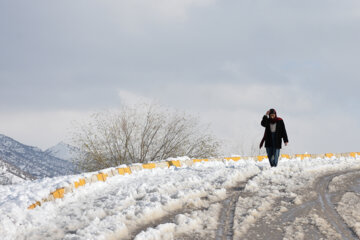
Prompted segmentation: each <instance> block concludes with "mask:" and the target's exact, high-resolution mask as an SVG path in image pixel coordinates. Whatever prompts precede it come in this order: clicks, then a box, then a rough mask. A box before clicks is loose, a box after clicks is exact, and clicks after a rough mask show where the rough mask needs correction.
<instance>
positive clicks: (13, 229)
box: [0, 157, 360, 240]
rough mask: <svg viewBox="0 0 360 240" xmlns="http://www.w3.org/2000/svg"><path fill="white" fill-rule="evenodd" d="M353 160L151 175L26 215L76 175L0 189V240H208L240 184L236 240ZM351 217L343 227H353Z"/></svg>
mask: <svg viewBox="0 0 360 240" xmlns="http://www.w3.org/2000/svg"><path fill="white" fill-rule="evenodd" d="M359 160H360V159H354V158H343V157H342V158H338V159H337V158H335V157H333V158H332V159H320V158H319V159H305V160H299V159H291V160H287V159H282V160H281V161H280V163H279V166H278V167H277V168H270V167H269V163H268V162H267V161H263V162H255V161H251V160H249V161H245V160H241V161H237V162H233V161H224V162H222V161H216V162H205V163H196V164H195V165H193V166H192V167H180V168H175V167H170V168H169V169H162V168H155V169H152V170H144V171H140V172H134V173H133V174H131V175H125V176H121V175H118V176H114V177H111V178H109V179H108V180H107V181H106V182H96V183H91V184H89V185H88V184H87V185H85V186H84V187H82V188H78V189H77V190H76V191H74V192H72V193H68V194H66V195H65V197H64V198H63V199H61V200H59V199H57V200H56V201H54V202H48V203H45V204H43V205H42V206H41V207H38V208H35V209H34V210H27V207H28V206H29V204H30V203H32V202H34V201H36V200H38V199H41V198H42V197H43V196H44V195H47V194H48V193H49V192H50V191H53V190H55V189H56V188H58V187H59V186H64V184H69V183H71V182H73V181H75V180H77V179H79V178H80V177H83V175H75V176H64V177H57V178H51V179H50V178H45V179H40V180H36V181H33V182H24V183H21V184H18V185H12V186H0V214H1V216H2V217H1V219H0V234H1V236H3V239H35V238H36V239H137V240H142V239H176V238H178V237H179V236H180V237H181V236H187V237H189V236H195V237H198V238H202V239H205V238H208V239H213V238H214V237H215V234H216V232H217V230H216V228H217V225H218V222H219V215H220V214H219V213H220V212H221V210H222V209H221V207H222V206H221V204H219V202H220V201H222V200H224V199H226V198H227V190H226V189H228V188H231V187H236V186H238V184H239V183H240V182H247V184H246V186H245V193H246V195H245V196H241V197H239V199H238V200H237V203H236V212H235V214H234V239H239V238H241V236H243V235H244V234H245V233H246V232H247V231H248V230H249V229H250V228H251V227H253V225H254V223H255V222H257V221H259V219H261V218H262V217H263V216H265V215H274V216H275V215H276V214H280V213H282V212H285V211H287V206H288V205H287V204H288V203H287V202H283V203H282V202H280V203H279V202H278V199H279V198H281V199H288V200H289V201H292V202H294V203H297V204H301V203H302V202H303V201H304V196H303V195H301V194H300V193H301V190H302V191H306V190H307V188H309V187H311V185H312V183H313V181H314V180H315V179H316V178H317V177H319V176H321V175H323V174H326V173H329V172H332V171H338V170H341V169H344V170H346V169H350V168H352V169H355V168H360V161H359ZM89 174H90V173H89ZM252 177H253V178H252ZM250 178H251V179H250ZM309 195H311V193H308V194H307V196H309ZM351 199H355V196H349V197H346V198H345V196H344V199H343V202H344V204H347V203H348V202H349V201H351ZM234 204H235V203H234ZM234 211H235V210H234ZM345 215H347V213H345ZM350 216H353V219H349V222H354V223H355V222H356V221H357V222H359V220H358V219H357V216H355V215H350ZM323 225H324V226H325V224H323ZM295 229H299V227H296V226H294V228H291V229H290V228H289V232H287V234H288V235H289V234H290V235H291V233H292V232H296V231H295ZM297 234H298V235H299V236H300V235H301V233H297Z"/></svg>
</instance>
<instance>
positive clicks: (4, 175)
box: [0, 159, 35, 185]
mask: <svg viewBox="0 0 360 240" xmlns="http://www.w3.org/2000/svg"><path fill="white" fill-rule="evenodd" d="M33 179H35V177H34V176H31V175H30V174H28V173H26V172H24V171H22V170H21V169H19V168H18V167H16V166H14V165H11V164H9V163H7V162H4V161H2V160H1V159H0V185H8V184H15V183H20V182H22V181H24V180H33Z"/></svg>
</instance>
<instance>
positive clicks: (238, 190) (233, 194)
mask: <svg viewBox="0 0 360 240" xmlns="http://www.w3.org/2000/svg"><path fill="white" fill-rule="evenodd" d="M257 175H258V174H255V175H253V176H251V177H249V178H247V179H246V180H245V181H241V182H239V183H238V184H236V187H231V188H227V189H226V192H227V195H228V197H227V198H226V199H224V200H220V201H208V203H207V204H206V205H207V206H206V207H185V208H182V209H179V210H177V211H174V212H170V213H169V214H168V215H166V216H164V217H162V218H160V219H157V220H155V221H153V222H152V223H149V224H146V225H143V226H139V227H138V228H137V229H136V230H134V231H133V232H132V233H131V234H130V236H129V239H134V238H135V237H136V236H137V235H138V234H140V233H141V232H142V231H145V230H146V229H148V228H156V227H157V226H159V225H161V224H166V223H174V222H175V218H176V216H177V215H179V214H191V213H192V212H194V211H207V210H208V209H209V207H210V205H213V204H219V203H220V204H221V205H222V209H221V211H220V212H221V213H220V216H219V225H218V228H217V230H216V238H215V239H217V240H225V239H226V240H228V239H233V235H234V234H233V225H234V217H235V208H236V203H237V201H238V199H239V197H240V195H242V194H243V190H244V188H245V185H246V183H247V182H248V181H249V180H251V179H253V178H254V177H256V176H257ZM202 200H205V201H206V200H207V197H203V198H202ZM188 237H190V238H189V239H192V240H194V239H201V238H198V237H195V236H181V237H178V238H176V239H182V240H186V239H188ZM205 239H208V238H205Z"/></svg>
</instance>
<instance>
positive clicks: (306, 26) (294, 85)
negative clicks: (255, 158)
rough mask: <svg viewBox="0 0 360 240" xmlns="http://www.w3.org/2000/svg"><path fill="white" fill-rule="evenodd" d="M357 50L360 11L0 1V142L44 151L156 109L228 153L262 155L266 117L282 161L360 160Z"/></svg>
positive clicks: (230, 2)
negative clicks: (89, 128)
mask: <svg viewBox="0 0 360 240" xmlns="http://www.w3.org/2000/svg"><path fill="white" fill-rule="evenodd" d="M359 43H360V1H358V0H349V1H348V0H342V1H339V0H317V1H314V0H302V1H295V0H274V1H272V0H270V1H265V0H221V1H220V0H126V1H125V0H105V1H103V0H98V1H94V0H77V1H73V0H71V1H70V0H62V1H52V0H32V1H27V0H23V1H18V0H11V1H8V0H0V133H2V134H5V135H8V136H10V137H12V138H14V139H16V140H18V141H20V142H23V143H25V144H28V145H32V146H38V147H40V148H42V149H46V148H48V147H50V146H52V145H55V144H57V143H58V142H59V141H68V139H69V138H70V137H69V132H71V130H72V126H73V125H72V122H74V121H81V120H83V119H86V118H87V117H88V116H89V114H91V113H94V112H97V111H101V110H106V109H109V108H117V107H119V106H121V105H123V104H125V103H134V102H137V101H156V102H158V103H160V104H162V105H165V106H167V107H169V108H173V109H177V110H180V111H185V112H187V113H190V114H193V115H196V116H200V118H201V121H202V122H203V123H204V124H207V123H210V124H211V127H212V129H213V132H214V133H215V134H216V135H217V136H218V137H219V138H221V139H223V140H224V142H225V143H226V145H227V151H228V153H239V152H240V151H247V150H248V148H249V146H250V145H251V144H256V145H258V143H259V142H260V140H261V138H262V135H263V128H262V127H261V126H260V121H261V118H262V116H263V115H264V113H265V112H266V111H267V110H268V109H269V108H275V109H276V110H277V112H278V115H279V116H280V117H282V118H283V119H284V121H285V125H286V128H287V132H288V136H289V146H288V147H286V148H284V152H289V153H303V152H309V153H325V152H349V151H360V145H359V140H360V111H359V109H360V101H359V100H360V99H359V98H360V97H359V96H360V95H359V94H360V91H359V89H360V44H359ZM244 148H245V149H244Z"/></svg>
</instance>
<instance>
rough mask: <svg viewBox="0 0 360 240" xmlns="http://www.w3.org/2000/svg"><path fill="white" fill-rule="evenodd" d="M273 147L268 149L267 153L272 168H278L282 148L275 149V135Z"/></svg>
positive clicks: (274, 136)
mask: <svg viewBox="0 0 360 240" xmlns="http://www.w3.org/2000/svg"><path fill="white" fill-rule="evenodd" d="M271 138H272V139H271V140H272V145H273V146H272V147H267V148H266V152H267V155H268V158H269V162H270V166H271V167H276V166H277V164H278V160H279V155H280V148H275V147H274V146H275V142H276V135H275V133H271Z"/></svg>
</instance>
